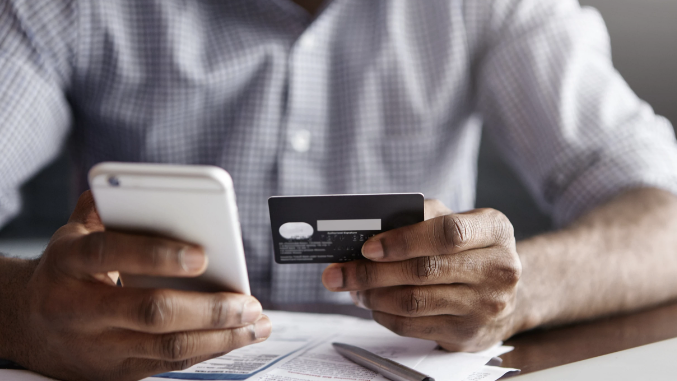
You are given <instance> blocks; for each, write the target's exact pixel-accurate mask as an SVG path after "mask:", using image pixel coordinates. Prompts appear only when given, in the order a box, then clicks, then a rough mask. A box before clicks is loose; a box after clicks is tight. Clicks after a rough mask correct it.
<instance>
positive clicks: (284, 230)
mask: <svg viewBox="0 0 677 381" xmlns="http://www.w3.org/2000/svg"><path fill="white" fill-rule="evenodd" d="M313 232H314V230H313V227H312V226H310V224H307V223H305V222H287V223H286V224H283V225H282V226H280V235H281V236H282V237H284V238H286V239H308V238H310V237H312V236H313Z"/></svg>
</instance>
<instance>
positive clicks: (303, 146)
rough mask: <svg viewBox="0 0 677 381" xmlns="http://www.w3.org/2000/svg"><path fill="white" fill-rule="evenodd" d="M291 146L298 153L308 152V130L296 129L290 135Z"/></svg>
mask: <svg viewBox="0 0 677 381" xmlns="http://www.w3.org/2000/svg"><path fill="white" fill-rule="evenodd" d="M291 147H292V148H293V149H294V151H296V152H299V153H304V152H308V150H309V149H310V131H308V130H297V131H295V132H294V133H292V135H291Z"/></svg>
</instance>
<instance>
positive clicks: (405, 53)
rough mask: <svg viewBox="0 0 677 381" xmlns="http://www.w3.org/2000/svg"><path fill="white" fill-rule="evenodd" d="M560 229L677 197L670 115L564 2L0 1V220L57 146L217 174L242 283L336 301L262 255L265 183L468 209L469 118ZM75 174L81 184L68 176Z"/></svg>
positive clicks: (588, 14)
mask: <svg viewBox="0 0 677 381" xmlns="http://www.w3.org/2000/svg"><path fill="white" fill-rule="evenodd" d="M482 126H484V129H485V130H486V133H488V134H489V135H490V136H491V138H493V139H494V141H495V142H496V143H497V146H498V147H499V149H500V150H501V151H502V154H503V155H504V157H506V158H507V159H508V161H509V162H510V163H511V164H512V165H513V166H514V168H516V170H517V172H518V173H519V174H520V175H521V177H522V179H523V180H524V182H525V183H526V184H527V185H528V188H529V189H530V191H531V192H532V194H533V195H534V197H535V198H536V199H537V200H538V202H539V204H540V205H541V207H542V208H543V209H544V210H546V211H548V212H550V213H551V214H552V215H553V217H554V219H555V221H556V223H557V224H559V225H560V226H561V225H564V224H566V223H568V222H570V221H571V220H572V219H574V218H575V217H577V216H579V215H580V214H581V213H583V212H585V211H587V210H590V209H591V208H593V207H594V206H596V205H598V204H599V203H601V202H603V201H605V200H607V199H609V198H610V197H611V196H613V195H615V194H617V193H619V192H620V191H622V190H623V189H627V188H630V187H638V186H652V187H659V188H663V189H667V190H670V191H672V192H676V193H677V171H676V170H677V149H676V146H675V139H674V135H673V132H672V128H671V126H670V124H669V123H668V122H667V121H666V120H665V119H664V118H662V117H659V116H656V115H655V114H654V113H653V111H652V109H651V108H650V107H649V106H648V105H647V104H646V103H644V102H642V101H641V100H639V99H638V98H637V97H636V96H635V94H634V93H633V92H632V91H631V90H630V88H629V87H628V86H627V84H626V83H625V82H624V81H623V79H622V78H621V77H620V76H619V74H618V73H617V72H616V71H615V70H614V68H613V66H612V63H611V59H610V48H609V38H608V35H607V32H606V29H605V26H604V23H603V21H602V19H601V17H600V15H599V14H598V13H597V12H596V11H594V10H592V9H586V8H581V7H580V6H579V4H578V3H577V2H576V1H575V0H425V1H421V0H409V1H407V0H370V1H365V0H334V1H330V2H329V3H328V4H327V5H326V7H325V8H324V9H323V10H322V11H321V13H320V14H319V16H318V17H316V18H313V17H311V16H310V15H308V14H307V13H306V12H305V11H304V10H302V9H301V8H299V7H298V6H296V5H295V4H294V3H292V2H291V1H289V0H229V1H215V0H214V1H208V0H193V1H185V0H60V1H55V0H49V1H43V0H0V222H2V221H6V220H7V219H8V218H10V217H11V216H12V215H13V214H15V213H16V212H17V210H18V208H19V204H20V202H19V196H18V188H19V186H20V185H21V183H22V182H24V181H25V180H26V179H28V178H29V177H31V175H33V174H34V173H35V172H36V171H38V170H39V169H40V168H41V167H42V166H44V165H45V164H46V163H48V162H49V161H50V160H52V159H53V158H54V157H55V155H56V154H57V152H58V151H59V150H60V148H61V147H62V145H63V144H64V142H66V141H67V140H70V141H71V142H72V147H73V151H74V155H75V157H76V159H77V162H78V163H79V165H80V168H79V172H80V179H83V178H84V174H85V173H86V171H87V170H88V169H89V168H90V167H91V166H92V165H94V164H95V163H97V162H100V161H105V160H116V161H143V162H166V163H182V164H213V165H218V166H221V167H223V168H225V169H226V170H228V171H229V172H230V174H231V175H232V177H233V179H234V182H235V187H236V192H237V197H238V205H239V210H240V218H241V222H242V229H243V233H244V244H245V250H246V253H247V262H248V267H249V271H250V279H251V283H252V289H253V292H254V294H255V295H256V296H258V297H259V298H261V299H262V300H264V301H273V302H310V301H325V302H345V301H347V299H348V298H347V296H346V295H345V294H331V293H329V292H328V291H326V290H324V288H323V287H322V285H321V283H320V274H321V271H322V269H323V266H321V265H277V264H275V263H274V261H272V260H271V259H272V246H271V234H270V227H269V220H268V210H267V203H266V199H267V197H268V196H270V195H291V194H296V195H302V194H328V193H371V192H423V193H424V194H425V195H426V197H428V198H438V199H440V200H442V201H443V202H444V203H445V204H446V205H448V206H449V207H450V208H452V209H453V210H456V211H462V210H467V209H471V208H472V207H473V203H474V195H475V178H476V161H477V151H478V145H479V139H480V132H481V129H482ZM81 182H82V184H85V183H84V182H83V181H82V180H81Z"/></svg>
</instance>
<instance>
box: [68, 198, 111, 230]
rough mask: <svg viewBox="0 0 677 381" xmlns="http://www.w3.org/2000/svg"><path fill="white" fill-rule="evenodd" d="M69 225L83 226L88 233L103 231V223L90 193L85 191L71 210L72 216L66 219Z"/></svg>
mask: <svg viewBox="0 0 677 381" xmlns="http://www.w3.org/2000/svg"><path fill="white" fill-rule="evenodd" d="M68 222H69V223H79V224H82V225H84V226H85V228H86V229H87V230H89V231H90V232H93V231H103V230H104V227H103V223H102V222H101V218H100V217H99V212H97V210H96V203H95V202H94V196H92V192H91V191H89V190H88V191H85V192H84V193H83V194H82V195H80V198H79V199H78V203H77V205H76V206H75V210H73V214H71V217H70V218H69V219H68Z"/></svg>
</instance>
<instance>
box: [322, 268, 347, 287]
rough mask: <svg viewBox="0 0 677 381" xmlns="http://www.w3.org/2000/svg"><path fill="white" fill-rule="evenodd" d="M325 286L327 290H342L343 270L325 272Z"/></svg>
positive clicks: (332, 269) (334, 269)
mask: <svg viewBox="0 0 677 381" xmlns="http://www.w3.org/2000/svg"><path fill="white" fill-rule="evenodd" d="M324 280H325V285H326V286H327V288H342V287H343V268H342V267H332V268H329V269H327V270H325V275H324Z"/></svg>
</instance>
